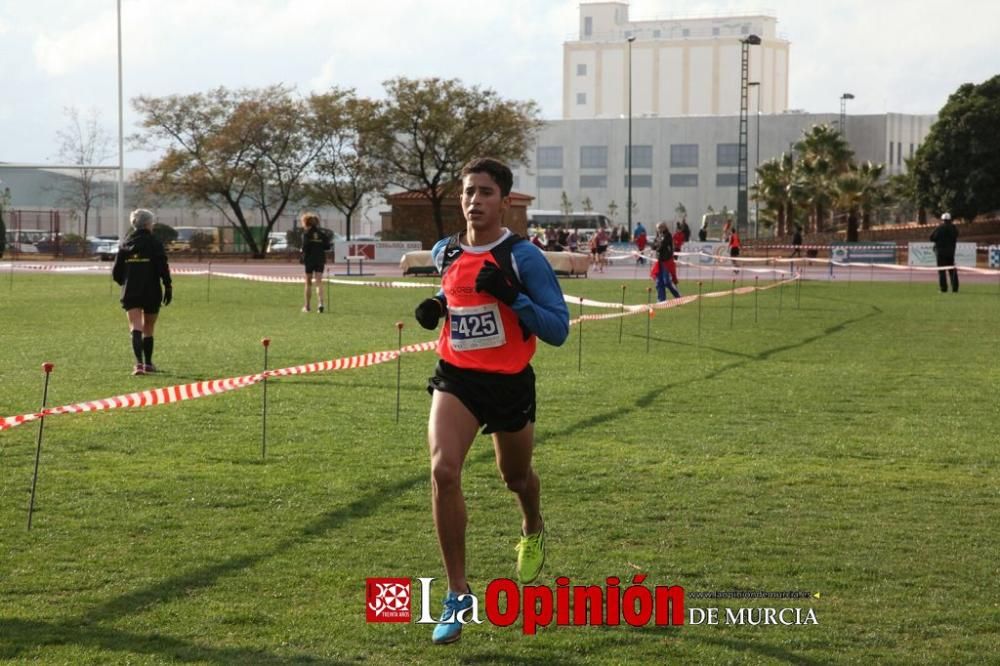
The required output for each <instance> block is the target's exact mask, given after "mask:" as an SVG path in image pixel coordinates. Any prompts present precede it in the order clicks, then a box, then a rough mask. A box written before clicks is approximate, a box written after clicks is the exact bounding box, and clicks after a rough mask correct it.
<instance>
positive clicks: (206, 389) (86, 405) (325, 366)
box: [0, 274, 781, 431]
mask: <svg viewBox="0 0 1000 666" xmlns="http://www.w3.org/2000/svg"><path fill="white" fill-rule="evenodd" d="M230 275H234V274H230ZM413 284H416V283H413ZM779 284H781V283H780V282H777V283H774V284H771V285H768V286H766V287H740V288H736V289H730V290H726V291H720V292H710V293H708V294H702V295H692V296H683V297H681V298H675V299H672V300H669V301H663V302H660V303H655V304H650V305H625V306H624V311H619V312H613V313H607V314H590V315H583V316H581V317H577V318H576V319H573V320H571V321H570V325H576V324H579V323H580V322H581V321H587V320H602V319H614V318H616V317H627V316H630V315H635V314H639V313H648V314H649V316H652V315H653V312H654V311H656V310H664V309H669V308H675V307H679V306H682V305H687V304H688V303H693V302H695V301H697V300H698V299H699V298H715V297H719V296H725V295H727V294H730V293H732V292H735V293H737V294H747V293H753V291H755V290H765V289H771V288H774V287H776V286H778V285H779ZM420 286H422V287H426V286H427V285H424V284H421V285H420ZM564 298H565V299H566V301H567V302H568V303H581V302H582V303H583V304H584V305H589V306H591V307H599V308H619V309H620V310H621V309H622V308H623V306H622V304H621V303H608V302H603V301H594V300H590V299H581V298H579V297H574V296H568V295H564ZM435 349H437V341H436V340H433V341H430V342H420V343H416V344H412V345H406V346H404V347H402V348H401V349H398V350H396V349H394V350H391V351H381V352H370V353H367V354H358V355H356V356H346V357H343V358H338V359H333V360H329V361H319V362H316V363H306V364H303V365H296V366H292V367H288V368H279V369H276V370H267V371H264V372H259V373H255V374H252V375H243V376H241V377H229V378H226V379H212V380H206V381H203V382H194V383H191V384H178V385H175V386H167V387H164V388H155V389H148V390H145V391H137V392H134V393H126V394H123V395H118V396H114V397H112V398H104V399H101V400H90V401H87V402H78V403H74V404H70V405H62V406H60V407H50V408H46V409H43V410H42V411H39V412H31V413H27V414H19V415H16V416H7V417H4V418H2V419H0V431H3V430H8V429H10V428H13V427H15V426H19V425H21V424H22V423H28V422H30V421H35V420H38V419H40V418H42V417H47V416H56V415H59V414H82V413H85V412H97V411H105V410H109V409H124V408H129V407H153V406H156V405H167V404H171V403H174V402H181V401H184V400H194V399H196V398H205V397H208V396H211V395H219V394H222V393H227V392H229V391H235V390H236V389H241V388H246V387H247V386H253V385H254V384H257V383H258V382H260V381H262V380H263V379H264V378H265V377H287V376H291V375H303V374H310V373H314V372H332V371H336V370H350V369H354V368H366V367H371V366H373V365H379V364H381V363H387V362H389V361H393V360H395V359H396V358H398V357H399V355H400V354H412V353H418V352H425V351H433V350H435Z"/></svg>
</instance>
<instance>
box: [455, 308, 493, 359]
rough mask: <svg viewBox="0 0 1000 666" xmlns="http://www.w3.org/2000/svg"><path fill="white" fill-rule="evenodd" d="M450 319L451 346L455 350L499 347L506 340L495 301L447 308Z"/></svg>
mask: <svg viewBox="0 0 1000 666" xmlns="http://www.w3.org/2000/svg"><path fill="white" fill-rule="evenodd" d="M448 316H449V318H450V319H451V348H452V349H455V350H457V351H471V350H474V349H489V348H491V347H500V346H502V345H503V344H504V342H506V340H507V339H506V337H505V336H504V331H503V321H502V320H501V319H500V307H499V306H498V305H497V304H496V303H488V304H486V305H471V306H468V307H452V308H449V309H448Z"/></svg>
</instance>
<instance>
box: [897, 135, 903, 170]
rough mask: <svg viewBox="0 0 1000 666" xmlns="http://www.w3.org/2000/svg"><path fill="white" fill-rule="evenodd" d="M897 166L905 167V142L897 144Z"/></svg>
mask: <svg viewBox="0 0 1000 666" xmlns="http://www.w3.org/2000/svg"><path fill="white" fill-rule="evenodd" d="M896 164H898V165H899V166H903V142H902V141H900V142H899V143H897V144H896Z"/></svg>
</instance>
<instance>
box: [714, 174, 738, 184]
mask: <svg viewBox="0 0 1000 666" xmlns="http://www.w3.org/2000/svg"><path fill="white" fill-rule="evenodd" d="M737 183H739V174H738V173H717V174H715V186H716V187H736V185H737Z"/></svg>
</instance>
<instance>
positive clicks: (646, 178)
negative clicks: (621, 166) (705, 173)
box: [625, 174, 697, 187]
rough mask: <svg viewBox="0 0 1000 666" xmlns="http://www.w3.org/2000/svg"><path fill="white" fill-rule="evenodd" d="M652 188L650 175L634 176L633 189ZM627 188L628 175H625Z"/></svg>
mask: <svg viewBox="0 0 1000 666" xmlns="http://www.w3.org/2000/svg"><path fill="white" fill-rule="evenodd" d="M696 178H697V176H696ZM652 186H653V177H652V176H650V175H649V174H632V187H652ZM625 187H628V174H625Z"/></svg>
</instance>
